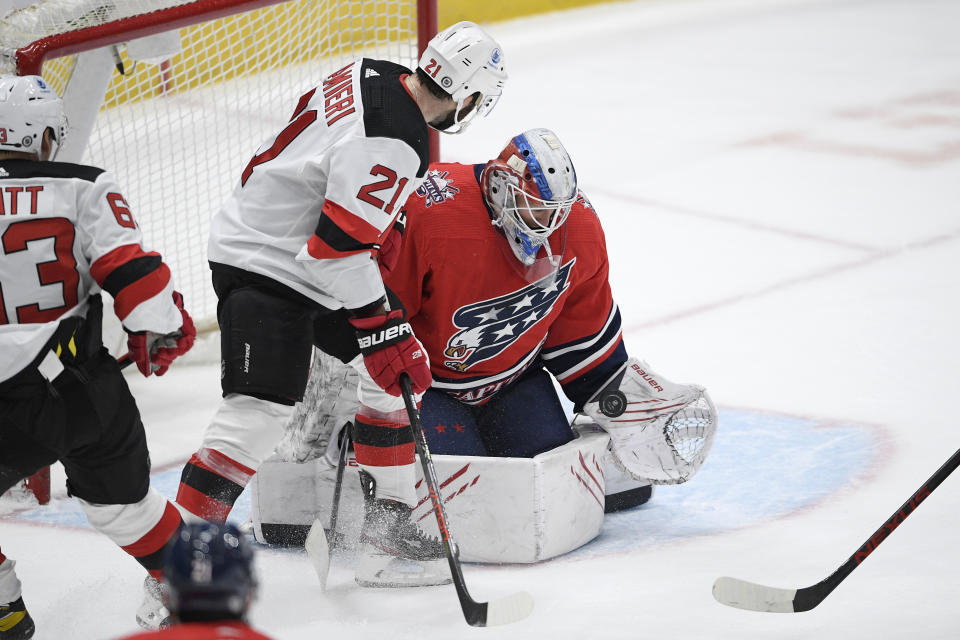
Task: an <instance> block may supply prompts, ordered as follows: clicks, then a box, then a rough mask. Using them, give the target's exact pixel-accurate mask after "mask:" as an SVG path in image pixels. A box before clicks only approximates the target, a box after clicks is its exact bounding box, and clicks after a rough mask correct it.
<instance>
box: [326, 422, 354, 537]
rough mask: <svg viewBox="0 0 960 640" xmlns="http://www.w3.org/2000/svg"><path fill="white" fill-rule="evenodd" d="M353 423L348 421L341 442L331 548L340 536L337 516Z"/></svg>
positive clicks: (333, 507) (332, 507) (335, 486)
mask: <svg viewBox="0 0 960 640" xmlns="http://www.w3.org/2000/svg"><path fill="white" fill-rule="evenodd" d="M350 426H351V423H349V422H348V423H347V424H346V426H345V427H344V428H343V430H344V434H343V441H342V442H341V443H340V457H339V459H338V460H337V480H336V484H335V485H334V486H333V504H332V505H331V506H330V548H333V547H336V546H337V544H338V542H339V538H338V537H337V518H338V517H339V515H340V494H341V493H342V492H343V472H344V469H345V468H346V466H347V450H348V449H349V448H350V443H351V442H353V438H352V437H351V436H350Z"/></svg>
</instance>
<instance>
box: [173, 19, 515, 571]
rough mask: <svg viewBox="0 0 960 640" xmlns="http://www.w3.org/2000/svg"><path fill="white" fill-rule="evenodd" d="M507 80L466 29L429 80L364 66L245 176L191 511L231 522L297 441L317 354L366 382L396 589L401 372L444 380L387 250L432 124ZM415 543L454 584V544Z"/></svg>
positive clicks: (470, 114) (474, 108)
mask: <svg viewBox="0 0 960 640" xmlns="http://www.w3.org/2000/svg"><path fill="white" fill-rule="evenodd" d="M506 79H507V74H506V71H505V67H504V56H503V53H502V52H501V50H500V47H499V45H498V44H497V43H496V42H495V41H494V40H493V38H491V37H490V35H489V34H487V33H486V32H485V31H484V30H483V29H481V28H480V27H478V26H477V25H475V24H473V23H470V22H460V23H457V24H455V25H453V26H451V27H449V28H447V29H445V30H443V31H441V32H440V33H438V34H437V35H436V36H434V37H433V38H432V39H431V40H430V42H429V44H428V46H427V47H426V49H425V50H424V52H423V54H422V56H421V58H420V60H419V63H418V68H417V69H416V70H415V71H412V70H410V69H407V68H405V67H403V66H401V65H398V64H394V63H392V62H387V61H383V60H371V59H367V58H364V59H361V60H357V61H355V62H353V63H351V64H348V65H346V66H344V67H343V68H341V69H339V70H337V71H335V72H334V73H333V74H331V75H329V76H328V77H327V78H325V79H324V80H323V83H322V84H321V86H318V87H316V88H314V89H311V90H310V91H308V92H307V93H306V94H304V95H303V96H302V97H301V98H300V100H299V103H297V105H296V107H295V108H294V109H293V112H292V115H291V117H290V121H289V123H288V124H287V125H286V127H285V128H283V129H282V130H281V131H278V132H277V133H276V136H275V137H273V138H271V139H269V140H267V141H266V142H265V143H263V145H262V147H261V148H260V150H259V151H258V153H257V154H256V155H255V156H254V157H253V158H252V159H251V160H250V162H249V163H248V164H247V166H246V167H245V168H244V169H243V170H242V171H241V172H240V175H239V176H238V178H239V180H238V183H237V185H236V187H235V189H234V191H233V193H232V194H231V195H230V196H229V197H228V198H227V200H226V201H225V202H224V204H223V206H222V207H221V209H220V211H219V212H218V214H217V215H216V216H215V218H214V219H213V222H212V224H211V229H210V240H209V259H210V265H211V269H212V271H213V285H214V290H215V291H216V293H217V297H218V321H219V324H220V329H221V334H220V335H221V354H222V357H221V362H222V365H223V366H222V371H221V374H222V375H221V385H222V388H223V401H222V402H221V404H220V407H219V409H218V410H217V413H216V415H215V416H214V417H213V419H212V421H211V422H210V424H209V425H208V426H207V428H206V431H205V432H204V434H203V439H202V443H201V445H200V448H199V449H198V450H197V451H196V453H195V454H194V455H193V456H192V457H191V458H190V460H189V461H188V463H187V465H186V467H185V468H184V471H183V475H182V476H181V481H180V487H179V490H178V493H177V502H178V504H179V505H180V506H182V507H183V508H184V509H185V510H186V511H188V512H189V513H190V514H193V515H194V516H196V517H198V518H204V519H207V520H210V521H225V520H226V518H227V515H228V513H229V511H230V509H231V508H232V507H233V504H234V502H235V500H236V499H237V497H238V496H239V495H240V494H241V492H242V491H243V489H244V487H245V486H246V485H247V483H248V482H249V481H250V479H251V477H253V475H254V474H255V473H256V471H257V469H258V468H259V466H260V463H261V462H262V461H263V460H264V459H265V458H266V457H267V456H269V455H270V454H271V452H272V451H273V449H274V447H275V445H276V443H277V441H278V440H279V439H280V437H281V436H282V435H283V427H284V425H285V424H286V422H287V420H288V419H289V416H290V414H291V412H292V410H293V406H294V404H295V403H296V402H297V401H299V400H300V399H301V398H302V396H303V393H304V389H305V387H306V384H307V378H308V375H309V371H310V360H311V354H312V353H313V348H314V346H317V347H319V348H320V349H322V350H324V351H326V352H327V353H330V354H332V355H334V356H335V357H337V358H339V359H340V360H342V361H343V362H349V363H350V365H351V366H352V367H353V368H354V369H355V370H356V371H357V372H358V374H359V377H360V408H359V410H358V411H357V414H356V424H357V425H358V428H357V441H358V442H362V443H363V444H365V445H367V449H365V450H364V453H363V454H362V455H361V456H360V457H359V459H358V462H359V464H360V465H362V467H363V469H364V471H365V472H366V474H367V477H368V478H369V479H370V486H371V492H370V501H369V503H368V507H369V508H368V511H367V520H366V526H365V528H364V533H363V540H364V544H365V547H364V548H363V549H362V550H361V552H360V555H361V557H362V558H364V559H365V560H367V561H368V562H366V563H364V564H363V567H365V569H364V572H363V575H362V576H361V578H362V582H364V583H365V584H370V585H379V584H381V583H382V582H383V581H384V577H383V574H382V572H381V571H380V569H381V568H382V565H384V564H389V563H390V562H392V561H393V560H394V559H395V558H396V554H395V553H391V552H390V551H388V550H387V549H394V550H395V549H396V545H393V544H392V543H387V542H385V541H386V539H387V538H397V536H400V535H403V532H407V531H412V529H410V528H408V527H406V526H405V524H406V523H407V521H408V519H409V516H410V512H411V507H412V506H413V505H414V504H416V496H415V493H414V481H415V475H414V453H413V449H414V445H413V437H412V435H411V432H410V428H409V420H408V418H407V414H406V411H405V410H404V403H403V399H402V398H401V397H400V386H399V377H400V374H401V373H407V374H409V376H410V377H411V378H412V380H413V387H414V391H415V392H416V393H418V394H419V393H422V392H423V391H424V389H426V387H427V386H429V384H430V370H429V365H428V363H427V358H426V354H425V352H424V350H423V348H422V346H421V345H420V342H419V341H418V340H417V339H416V337H415V336H414V335H413V333H412V332H411V331H410V326H409V324H408V323H407V322H406V319H405V318H404V317H403V313H402V310H400V309H391V308H390V307H389V306H388V304H387V298H386V292H385V289H384V286H383V281H382V279H381V276H380V272H379V269H378V265H377V261H376V255H377V253H378V251H379V248H380V245H381V242H382V239H383V237H385V236H386V235H387V232H388V231H389V230H390V228H391V226H392V224H393V222H394V219H395V218H396V217H397V215H398V213H399V211H400V208H401V206H402V203H403V202H405V201H406V199H407V197H408V196H409V195H410V194H411V193H412V192H413V191H415V190H416V189H417V188H418V187H419V186H420V184H421V182H422V181H423V179H424V177H425V175H426V172H427V166H428V164H429V158H428V148H429V147H428V126H429V127H434V128H435V129H438V130H440V131H444V132H457V131H462V130H463V129H464V128H465V127H466V125H467V124H468V123H470V122H471V121H472V119H473V118H474V117H476V116H483V115H486V114H488V113H489V112H490V111H491V110H492V109H493V108H494V105H495V104H496V103H497V101H498V99H499V97H500V94H501V92H502V89H503V85H504V83H505V82H506ZM414 529H415V528H414ZM408 542H409V544H405V546H404V547H403V548H404V549H405V550H407V552H408V553H407V554H406V555H405V556H404V558H403V559H404V560H409V561H410V562H412V563H419V564H421V565H424V566H436V567H437V568H438V571H437V572H435V573H436V574H437V575H436V577H435V578H434V581H433V583H436V584H439V583H444V582H449V581H450V577H449V574H448V573H447V572H446V562H445V559H444V556H443V548H442V546H441V545H440V543H439V541H437V540H432V541H431V540H428V539H422V540H421V539H417V540H410V541H408ZM425 575H426V574H425Z"/></svg>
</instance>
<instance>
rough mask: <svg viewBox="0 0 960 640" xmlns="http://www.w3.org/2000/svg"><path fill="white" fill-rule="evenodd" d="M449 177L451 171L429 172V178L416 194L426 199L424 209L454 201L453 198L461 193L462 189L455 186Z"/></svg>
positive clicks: (432, 170) (435, 170)
mask: <svg viewBox="0 0 960 640" xmlns="http://www.w3.org/2000/svg"><path fill="white" fill-rule="evenodd" d="M449 175H450V172H449V171H440V170H438V169H431V170H430V171H427V178H426V179H425V180H424V181H423V184H422V185H420V188H419V189H417V190H416V194H417V195H418V196H420V197H421V198H423V199H424V203H423V206H424V207H431V206H433V205H434V204H440V203H442V202H443V201H444V200H453V197H454V196H455V195H457V194H458V193H460V189H458V188H457V187H455V186H453V179H452V178H449V177H448V176H449Z"/></svg>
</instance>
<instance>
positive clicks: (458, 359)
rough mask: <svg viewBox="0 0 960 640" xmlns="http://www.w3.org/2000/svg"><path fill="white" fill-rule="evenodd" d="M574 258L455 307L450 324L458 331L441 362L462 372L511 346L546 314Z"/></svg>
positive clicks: (566, 282) (567, 278)
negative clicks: (538, 275) (501, 292)
mask: <svg viewBox="0 0 960 640" xmlns="http://www.w3.org/2000/svg"><path fill="white" fill-rule="evenodd" d="M576 261H577V259H576V258H574V259H573V260H571V261H570V262H568V263H567V264H565V265H563V266H562V267H560V268H559V269H558V270H557V271H556V272H555V273H551V274H550V275H548V276H545V277H543V278H541V279H540V280H537V281H536V282H534V283H533V284H530V285H527V286H526V287H524V288H522V289H519V290H517V291H514V292H512V293H508V294H506V295H502V296H498V297H496V298H491V299H489V300H483V301H481V302H474V303H472V304H468V305H464V306H462V307H460V308H459V309H457V310H456V311H455V312H454V314H453V324H454V326H456V327H457V328H458V329H460V331H458V332H457V333H455V334H453V336H451V337H450V339H449V340H447V347H446V348H445V349H444V350H443V356H444V360H443V365H444V366H445V367H447V368H448V369H453V370H454V371H466V370H467V369H469V368H470V367H472V366H474V365H475V364H477V363H478V362H483V361H485V360H489V359H490V358H493V357H495V356H497V355H499V354H500V353H502V352H503V350H504V349H506V348H507V347H509V346H510V345H512V344H513V343H514V342H516V341H517V339H518V338H519V337H520V336H522V335H523V334H524V333H526V332H527V330H528V329H530V327H532V326H534V325H535V324H537V323H538V322H539V321H540V320H542V319H544V318H546V317H547V316H548V315H550V312H551V311H552V310H553V307H554V305H555V304H556V302H557V300H558V299H559V298H560V295H561V294H562V293H563V292H564V291H566V290H567V287H568V286H570V269H571V268H572V267H573V265H574V263H575V262H576Z"/></svg>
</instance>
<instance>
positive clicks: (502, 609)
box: [400, 373, 533, 627]
mask: <svg viewBox="0 0 960 640" xmlns="http://www.w3.org/2000/svg"><path fill="white" fill-rule="evenodd" d="M400 388H401V390H402V391H403V402H404V404H405V405H406V406H407V415H409V416H410V428H411V429H412V430H413V439H414V442H415V443H416V446H417V453H419V454H420V464H421V465H422V466H423V478H424V480H425V481H426V483H427V492H428V493H429V494H430V500H431V502H432V503H433V515H434V516H436V518H437V527H438V528H439V529H440V538H441V540H442V541H443V550H444V552H445V553H446V555H447V561H448V562H449V563H450V573H451V574H452V576H453V585H454V586H455V587H456V589H457V597H458V598H459V599H460V608H461V609H463V617H464V618H466V620H467V624H469V625H470V626H473V627H492V626H494V625H500V624H510V623H512V622H518V621H520V620H523V619H524V618H526V617H527V616H528V615H530V612H531V611H533V597H532V596H531V595H530V594H529V593H527V592H526V591H518V592H517V593H511V594H510V595H507V596H503V597H501V598H497V599H495V600H491V601H490V602H477V601H476V600H474V599H473V598H471V597H470V593H469V592H468V591H467V585H466V583H465V582H464V580H463V570H462V569H461V567H460V552H459V551H458V550H457V545H456V543H454V541H453V538H452V537H451V535H450V530H449V528H447V514H446V511H445V510H444V508H443V501H442V497H441V495H440V493H439V490H438V487H439V486H440V483H439V482H438V481H437V472H436V470H435V469H434V467H433V460H432V459H431V458H430V448H429V447H428V446H427V436H426V434H425V433H424V431H423V423H422V422H421V421H420V412H419V411H418V410H417V403H416V401H414V399H413V389H411V386H410V376H408V375H407V374H406V373H402V374H400Z"/></svg>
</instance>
